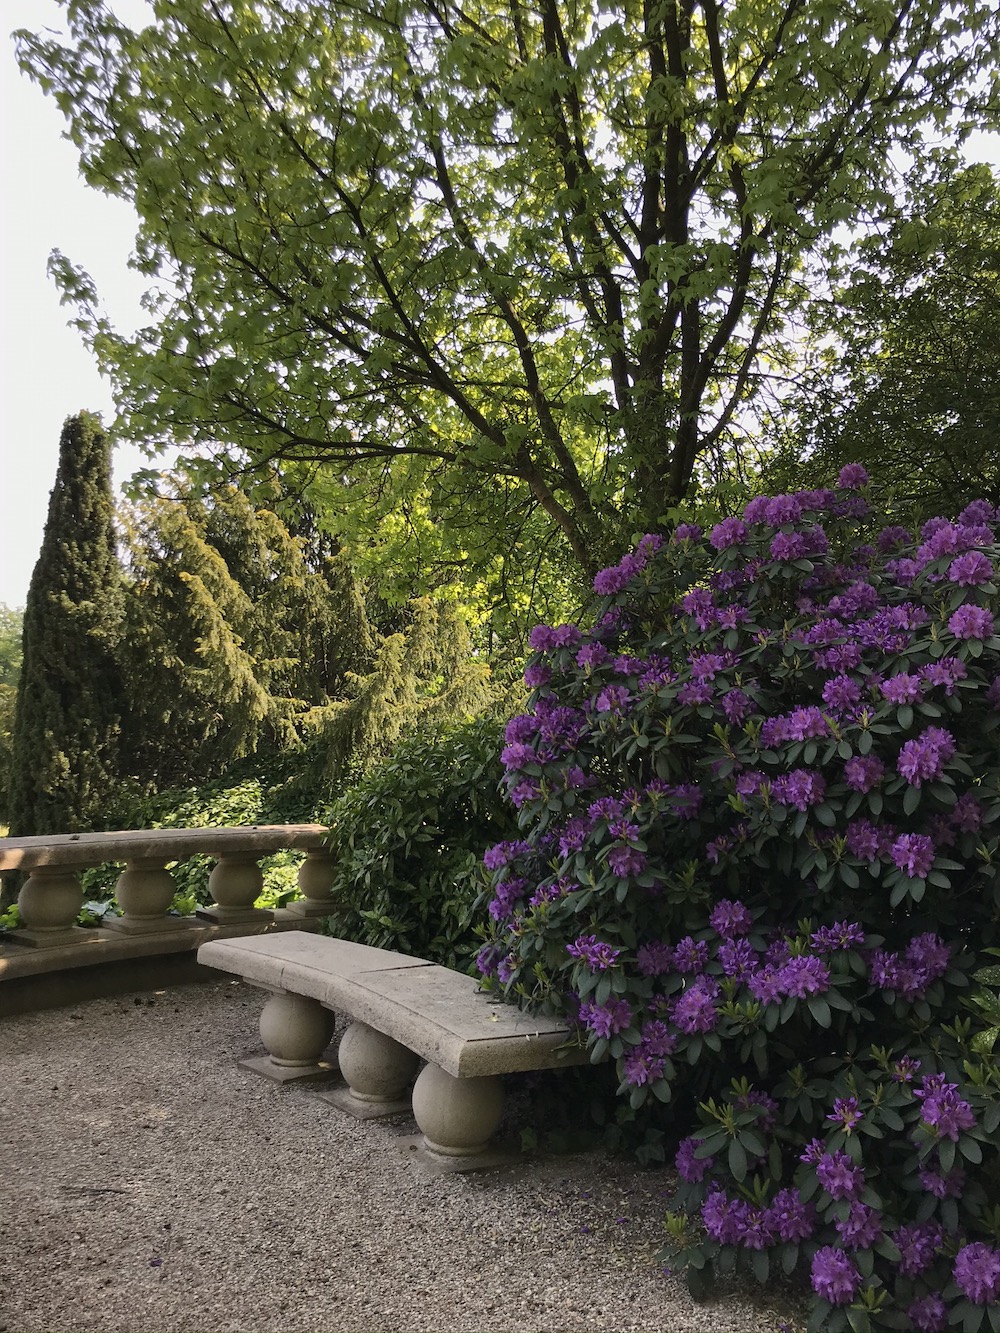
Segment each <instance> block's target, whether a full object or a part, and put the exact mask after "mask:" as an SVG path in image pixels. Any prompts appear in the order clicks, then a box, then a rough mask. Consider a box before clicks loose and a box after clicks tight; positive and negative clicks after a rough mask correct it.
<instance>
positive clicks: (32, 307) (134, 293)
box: [0, 0, 1000, 606]
mask: <svg viewBox="0 0 1000 1333" xmlns="http://www.w3.org/2000/svg"><path fill="white" fill-rule="evenodd" d="M0 6H2V9H3V17H4V20H5V21H4V23H3V45H2V46H0V126H2V129H0V180H3V181H4V182H5V200H4V208H3V210H2V216H0V259H2V262H0V309H2V310H3V311H4V315H5V318H4V320H3V323H2V327H0V413H2V416H0V430H2V436H0V438H2V440H3V455H2V457H3V473H2V478H3V482H2V485H0V602H3V603H5V604H6V605H8V606H23V604H24V599H25V595H26V593H27V590H28V581H29V579H30V577H31V571H32V569H33V567H34V564H35V560H36V558H37V556H38V550H39V546H40V544H41V539H42V529H43V527H44V524H45V515H46V511H47V507H48V497H49V492H50V490H51V488H52V483H53V481H54V479H55V471H56V462H57V458H58V447H59V433H60V430H61V428H62V423H63V421H64V420H65V419H66V417H68V416H72V415H73V414H74V413H76V412H79V411H81V410H87V411H92V412H100V413H102V414H103V416H104V418H105V420H106V421H107V422H108V423H109V424H110V421H111V419H112V415H113V413H112V407H111V394H110V390H109V388H108V386H107V385H106V384H105V383H104V382H103V381H102V380H101V378H100V376H99V375H98V374H97V371H96V369H95V368H94V365H93V362H92V360H91V358H90V354H89V352H88V351H87V350H86V348H85V347H84V346H83V343H82V341H81V338H80V335H79V334H78V333H77V332H76V330H74V329H71V328H68V327H67V320H68V319H69V318H70V317H71V315H72V312H71V311H70V310H68V309H65V308H62V307H60V305H59V297H58V294H57V292H56V289H55V287H54V285H53V284H52V282H51V280H50V279H49V278H48V276H47V274H46V261H47V259H48V256H49V253H50V252H51V251H52V250H53V249H58V250H61V251H62V252H63V253H64V254H65V255H66V256H67V257H68V258H69V259H70V260H72V261H73V263H75V264H79V265H82V267H83V268H84V269H86V270H87V272H88V273H90V275H91V276H92V277H93V278H94V280H95V282H96V284H97V289H98V292H99V293H100V296H101V298H102V301H103V303H104V306H105V308H106V309H107V310H108V312H109V314H110V315H111V318H112V322H113V323H115V324H116V325H118V326H120V327H124V328H128V329H132V328H134V327H135V326H136V325H137V324H138V322H139V321H140V319H141V317H142V312H141V310H140V307H139V296H140V294H141V290H142V282H141V280H140V279H139V277H138V276H137V275H136V274H134V273H132V272H131V271H130V270H129V268H128V258H129V255H130V253H131V251H132V242H133V238H134V234H135V215H134V213H133V212H132V209H131V208H130V207H129V206H128V205H126V204H124V203H122V202H121V201H119V200H116V199H109V198H107V197H105V196H104V195H100V194H98V193H96V192H95V191H93V190H89V189H87V188H86V187H85V186H84V184H83V182H82V181H81V180H80V178H79V174H78V170H77V159H76V153H75V151H74V149H73V148H72V146H71V145H70V144H69V143H68V142H66V140H65V139H63V138H62V134H63V130H64V121H63V118H62V116H61V115H60V114H59V112H58V110H57V109H56V107H55V105H54V103H53V102H52V100H51V99H50V98H46V97H45V96H44V95H43V94H42V93H41V92H40V91H39V90H38V88H36V87H35V85H34V84H33V83H32V82H31V81H30V80H29V79H27V78H26V77H25V76H23V75H22V74H21V73H20V71H19V70H18V68H17V65H16V63H15V61H14V57H13V44H12V43H11V41H10V39H9V36H7V34H9V33H10V32H11V31H13V30H15V29H17V28H30V29H32V30H33V31H38V30H39V29H41V28H43V27H50V28H54V29H56V30H57V31H59V30H62V29H63V26H64V25H63V21H62V12H61V10H60V8H59V6H58V5H57V3H56V2H55V0H0ZM113 7H114V9H115V10H116V11H117V12H118V13H119V14H120V15H121V17H122V18H123V19H125V20H126V21H128V22H130V23H132V24H138V23H140V22H142V20H143V17H144V16H145V15H147V14H148V13H149V11H148V9H147V7H146V6H145V5H144V4H143V2H142V0H115V3H114V6H113ZM998 142H1000V140H998V137H997V136H991V138H990V139H984V138H983V137H982V136H977V138H976V139H975V140H974V141H973V142H971V143H970V146H969V151H968V156H969V158H970V160H979V161H983V160H991V161H994V162H998V161H1000V153H998V151H997V144H998ZM142 465H143V460H142V458H141V457H140V455H139V454H138V451H136V450H134V449H130V448H127V447H120V448H119V450H118V455H117V457H116V460H115V466H116V475H117V477H118V479H119V481H120V480H121V478H122V477H125V476H128V475H129V474H130V473H131V472H132V471H134V470H135V469H136V468H137V467H140V466H142Z"/></svg>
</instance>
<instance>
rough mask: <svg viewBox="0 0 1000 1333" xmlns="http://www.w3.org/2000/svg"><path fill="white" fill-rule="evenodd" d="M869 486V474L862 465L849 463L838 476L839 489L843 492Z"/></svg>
mask: <svg viewBox="0 0 1000 1333" xmlns="http://www.w3.org/2000/svg"><path fill="white" fill-rule="evenodd" d="M867 485H868V473H867V471H866V469H865V468H863V467H862V466H861V464H860V463H847V464H845V466H844V467H842V468H841V469H840V472H839V474H838V476H837V488H838V489H839V490H842V491H856V490H859V489H860V488H861V487H862V486H867Z"/></svg>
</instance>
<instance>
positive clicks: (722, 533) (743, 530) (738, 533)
mask: <svg viewBox="0 0 1000 1333" xmlns="http://www.w3.org/2000/svg"><path fill="white" fill-rule="evenodd" d="M746 536H747V527H746V524H745V523H744V522H743V521H742V520H741V519H738V518H724V519H723V520H722V522H721V523H716V525H715V527H714V528H713V529H712V531H711V532H710V533H709V534H708V540H709V542H710V543H711V545H712V546H714V547H715V549H716V550H717V551H727V550H728V549H729V548H730V547H731V546H739V544H740V542H743V541H746Z"/></svg>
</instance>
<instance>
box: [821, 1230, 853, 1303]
mask: <svg viewBox="0 0 1000 1333" xmlns="http://www.w3.org/2000/svg"><path fill="white" fill-rule="evenodd" d="M810 1280H811V1282H812V1289H813V1291H814V1292H815V1293H816V1295H817V1296H821V1297H822V1298H823V1300H825V1301H829V1302H830V1304H831V1305H847V1304H848V1303H849V1302H850V1301H853V1300H854V1297H855V1296H856V1295H857V1291H858V1288H859V1287H860V1286H861V1274H860V1273H859V1272H858V1270H857V1268H855V1266H854V1263H853V1262H852V1261H851V1259H850V1258H848V1256H847V1255H846V1254H845V1253H844V1252H843V1250H837V1249H834V1247H833V1246H832V1245H824V1246H822V1247H821V1248H820V1249H818V1250H817V1251H816V1253H815V1254H814V1255H813V1261H812V1269H811V1272H810Z"/></svg>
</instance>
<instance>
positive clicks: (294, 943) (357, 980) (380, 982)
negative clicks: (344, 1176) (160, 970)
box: [198, 931, 587, 1078]
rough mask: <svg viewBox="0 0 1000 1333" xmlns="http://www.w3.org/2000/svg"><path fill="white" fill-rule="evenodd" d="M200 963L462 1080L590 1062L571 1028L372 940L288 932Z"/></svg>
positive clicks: (203, 953) (231, 947)
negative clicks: (302, 1000) (290, 995)
mask: <svg viewBox="0 0 1000 1333" xmlns="http://www.w3.org/2000/svg"><path fill="white" fill-rule="evenodd" d="M198 961H199V962H200V963H204V964H207V965H208V966H209V967H218V968H220V969H221V970H223V971H227V972H232V973H235V974H236V975H238V976H241V977H244V978H245V979H246V980H248V981H253V982H256V983H258V984H260V985H265V986H273V987H275V988H285V989H288V990H290V991H295V992H297V993H298V994H301V995H308V996H311V997H312V998H313V999H316V1000H319V1001H320V1002H321V1003H322V1004H326V1005H329V1007H330V1008H331V1009H334V1010H336V1011H338V1012H339V1011H340V1010H344V1011H345V1012H346V1013H348V1014H350V1016H351V1017H352V1018H356V1019H358V1020H359V1021H360V1022H362V1023H367V1024H368V1025H369V1026H370V1027H373V1028H375V1029H377V1030H378V1031H379V1032H384V1033H385V1034H386V1035H387V1036H390V1037H392V1038H393V1039H394V1040H395V1041H398V1042H400V1043H401V1044H402V1045H403V1046H406V1047H407V1048H408V1049H409V1050H411V1051H415V1052H416V1053H417V1054H418V1055H419V1056H420V1057H421V1059H423V1060H429V1061H431V1063H433V1064H436V1065H440V1066H441V1068H442V1069H444V1070H446V1071H447V1072H448V1073H449V1074H452V1075H454V1076H455V1077H456V1078H470V1077H481V1076H484V1075H489V1074H500V1073H513V1072H522V1071H525V1070H529V1069H549V1068H553V1067H558V1066H559V1065H562V1064H577V1063H583V1062H585V1061H586V1058H587V1056H586V1053H585V1052H583V1051H577V1050H571V1051H563V1050H561V1049H560V1048H561V1047H562V1046H563V1045H564V1043H565V1041H566V1038H567V1035H568V1033H567V1029H566V1028H565V1027H564V1026H563V1024H561V1023H559V1022H556V1021H554V1020H552V1019H547V1018H543V1017H538V1016H535V1015H531V1014H525V1013H522V1012H521V1011H520V1010H518V1009H515V1008H514V1007H513V1006H512V1005H507V1004H498V1003H496V1002H495V1001H493V1000H491V999H490V998H489V997H488V996H486V995H484V994H482V993H481V992H480V990H479V986H478V984H477V982H476V981H475V979H474V978H473V977H467V976H463V975H462V974H461V973H458V972H452V971H450V970H449V969H448V968H445V967H438V966H437V964H435V963H428V962H425V961H423V960H422V959H419V958H403V957H402V956H401V955H399V954H395V953H391V952H389V951H387V950H383V949H372V948H369V947H368V946H367V945H364V944H353V943H350V942H348V941H347V940H334V939H328V938H325V937H323V936H319V935H307V934H303V935H302V936H301V937H299V936H298V935H297V934H296V932H295V931H288V932H286V933H284V934H283V935H281V937H280V938H279V937H277V936H275V937H273V938H271V939H269V940H263V939H250V940H226V941H216V942H213V943H211V944H206V945H203V946H202V947H201V948H200V949H199V950H198Z"/></svg>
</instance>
